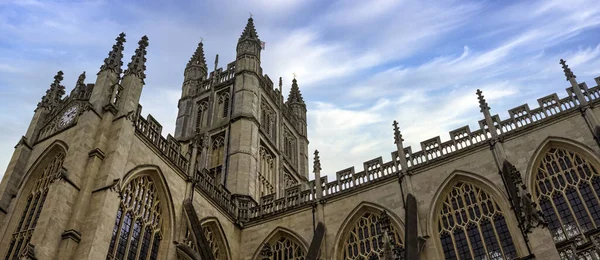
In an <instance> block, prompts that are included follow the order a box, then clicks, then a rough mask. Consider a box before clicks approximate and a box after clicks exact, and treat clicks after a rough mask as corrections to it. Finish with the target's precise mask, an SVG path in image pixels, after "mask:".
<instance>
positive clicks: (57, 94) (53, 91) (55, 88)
mask: <svg viewBox="0 0 600 260" xmlns="http://www.w3.org/2000/svg"><path fill="white" fill-rule="evenodd" d="M63 75H64V73H63V72H62V70H61V71H58V72H57V73H56V76H54V82H52V84H51V85H50V88H49V89H48V90H46V95H44V96H43V97H42V101H41V102H40V103H38V108H40V107H43V108H47V109H52V108H53V107H55V106H56V105H57V104H58V102H60V100H61V98H62V96H63V95H64V94H65V87H64V86H62V85H60V82H61V81H62V80H63Z"/></svg>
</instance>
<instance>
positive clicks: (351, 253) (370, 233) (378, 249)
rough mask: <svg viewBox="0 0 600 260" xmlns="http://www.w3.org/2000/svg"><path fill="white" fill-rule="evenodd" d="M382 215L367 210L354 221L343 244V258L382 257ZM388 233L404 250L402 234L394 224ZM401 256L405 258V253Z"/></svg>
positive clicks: (397, 245) (350, 259) (352, 259)
mask: <svg viewBox="0 0 600 260" xmlns="http://www.w3.org/2000/svg"><path fill="white" fill-rule="evenodd" d="M380 216H381V213H375V212H371V211H367V212H364V213H363V214H362V215H361V216H360V218H358V219H357V220H356V221H355V222H354V224H353V226H352V227H351V229H350V232H349V234H348V235H346V239H345V240H344V244H343V245H342V254H341V255H342V257H343V259H348V260H354V259H365V260H367V259H372V257H375V256H377V257H378V258H375V259H382V257H383V249H384V244H383V242H384V240H383V229H382V227H381V223H380ZM388 234H389V235H390V236H391V240H392V241H393V242H394V245H395V246H396V247H399V248H400V249H401V250H402V249H403V248H404V246H403V245H402V240H400V235H399V234H398V231H397V229H396V227H394V225H390V231H389V233H388ZM400 257H401V259H403V255H401V256H400Z"/></svg>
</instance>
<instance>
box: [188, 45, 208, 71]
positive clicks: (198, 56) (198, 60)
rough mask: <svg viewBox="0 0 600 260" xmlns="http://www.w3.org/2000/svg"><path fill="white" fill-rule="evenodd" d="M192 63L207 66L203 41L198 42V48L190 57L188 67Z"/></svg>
mask: <svg viewBox="0 0 600 260" xmlns="http://www.w3.org/2000/svg"><path fill="white" fill-rule="evenodd" d="M192 65H200V66H202V67H204V68H206V67H207V65H206V58H205V57H204V44H203V43H202V42H200V43H198V47H197V48H196V51H195V52H194V55H192V58H190V61H189V62H188V64H187V66H186V67H189V66H192Z"/></svg>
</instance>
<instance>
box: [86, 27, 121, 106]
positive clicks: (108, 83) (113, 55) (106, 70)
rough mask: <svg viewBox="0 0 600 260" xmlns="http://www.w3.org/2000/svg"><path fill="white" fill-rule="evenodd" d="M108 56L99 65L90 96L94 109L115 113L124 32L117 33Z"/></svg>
mask: <svg viewBox="0 0 600 260" xmlns="http://www.w3.org/2000/svg"><path fill="white" fill-rule="evenodd" d="M116 41H117V42H116V43H115V44H114V45H113V47H112V50H111V51H110V52H109V53H108V57H107V58H106V59H104V64H102V66H101V67H100V71H99V72H98V77H97V78H96V83H95V84H94V89H93V91H92V94H91V97H90V103H92V105H93V107H94V109H95V110H96V111H98V112H103V111H106V110H108V111H111V112H113V113H116V109H115V105H116V101H117V99H118V97H119V96H120V91H121V86H120V85H119V79H120V77H121V72H122V70H121V66H122V65H123V61H122V59H123V48H124V47H123V43H125V33H121V34H119V37H117V39H116Z"/></svg>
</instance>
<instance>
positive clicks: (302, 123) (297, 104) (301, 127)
mask: <svg viewBox="0 0 600 260" xmlns="http://www.w3.org/2000/svg"><path fill="white" fill-rule="evenodd" d="M285 103H286V105H288V107H289V108H290V109H291V110H292V112H294V114H295V115H296V116H297V118H298V120H299V121H298V122H296V126H297V127H298V131H299V132H300V135H302V136H305V137H306V103H304V98H302V93H300V88H299V87H298V81H297V80H296V78H294V79H293V80H292V88H290V94H289V95H288V99H287V101H286V102H285Z"/></svg>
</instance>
